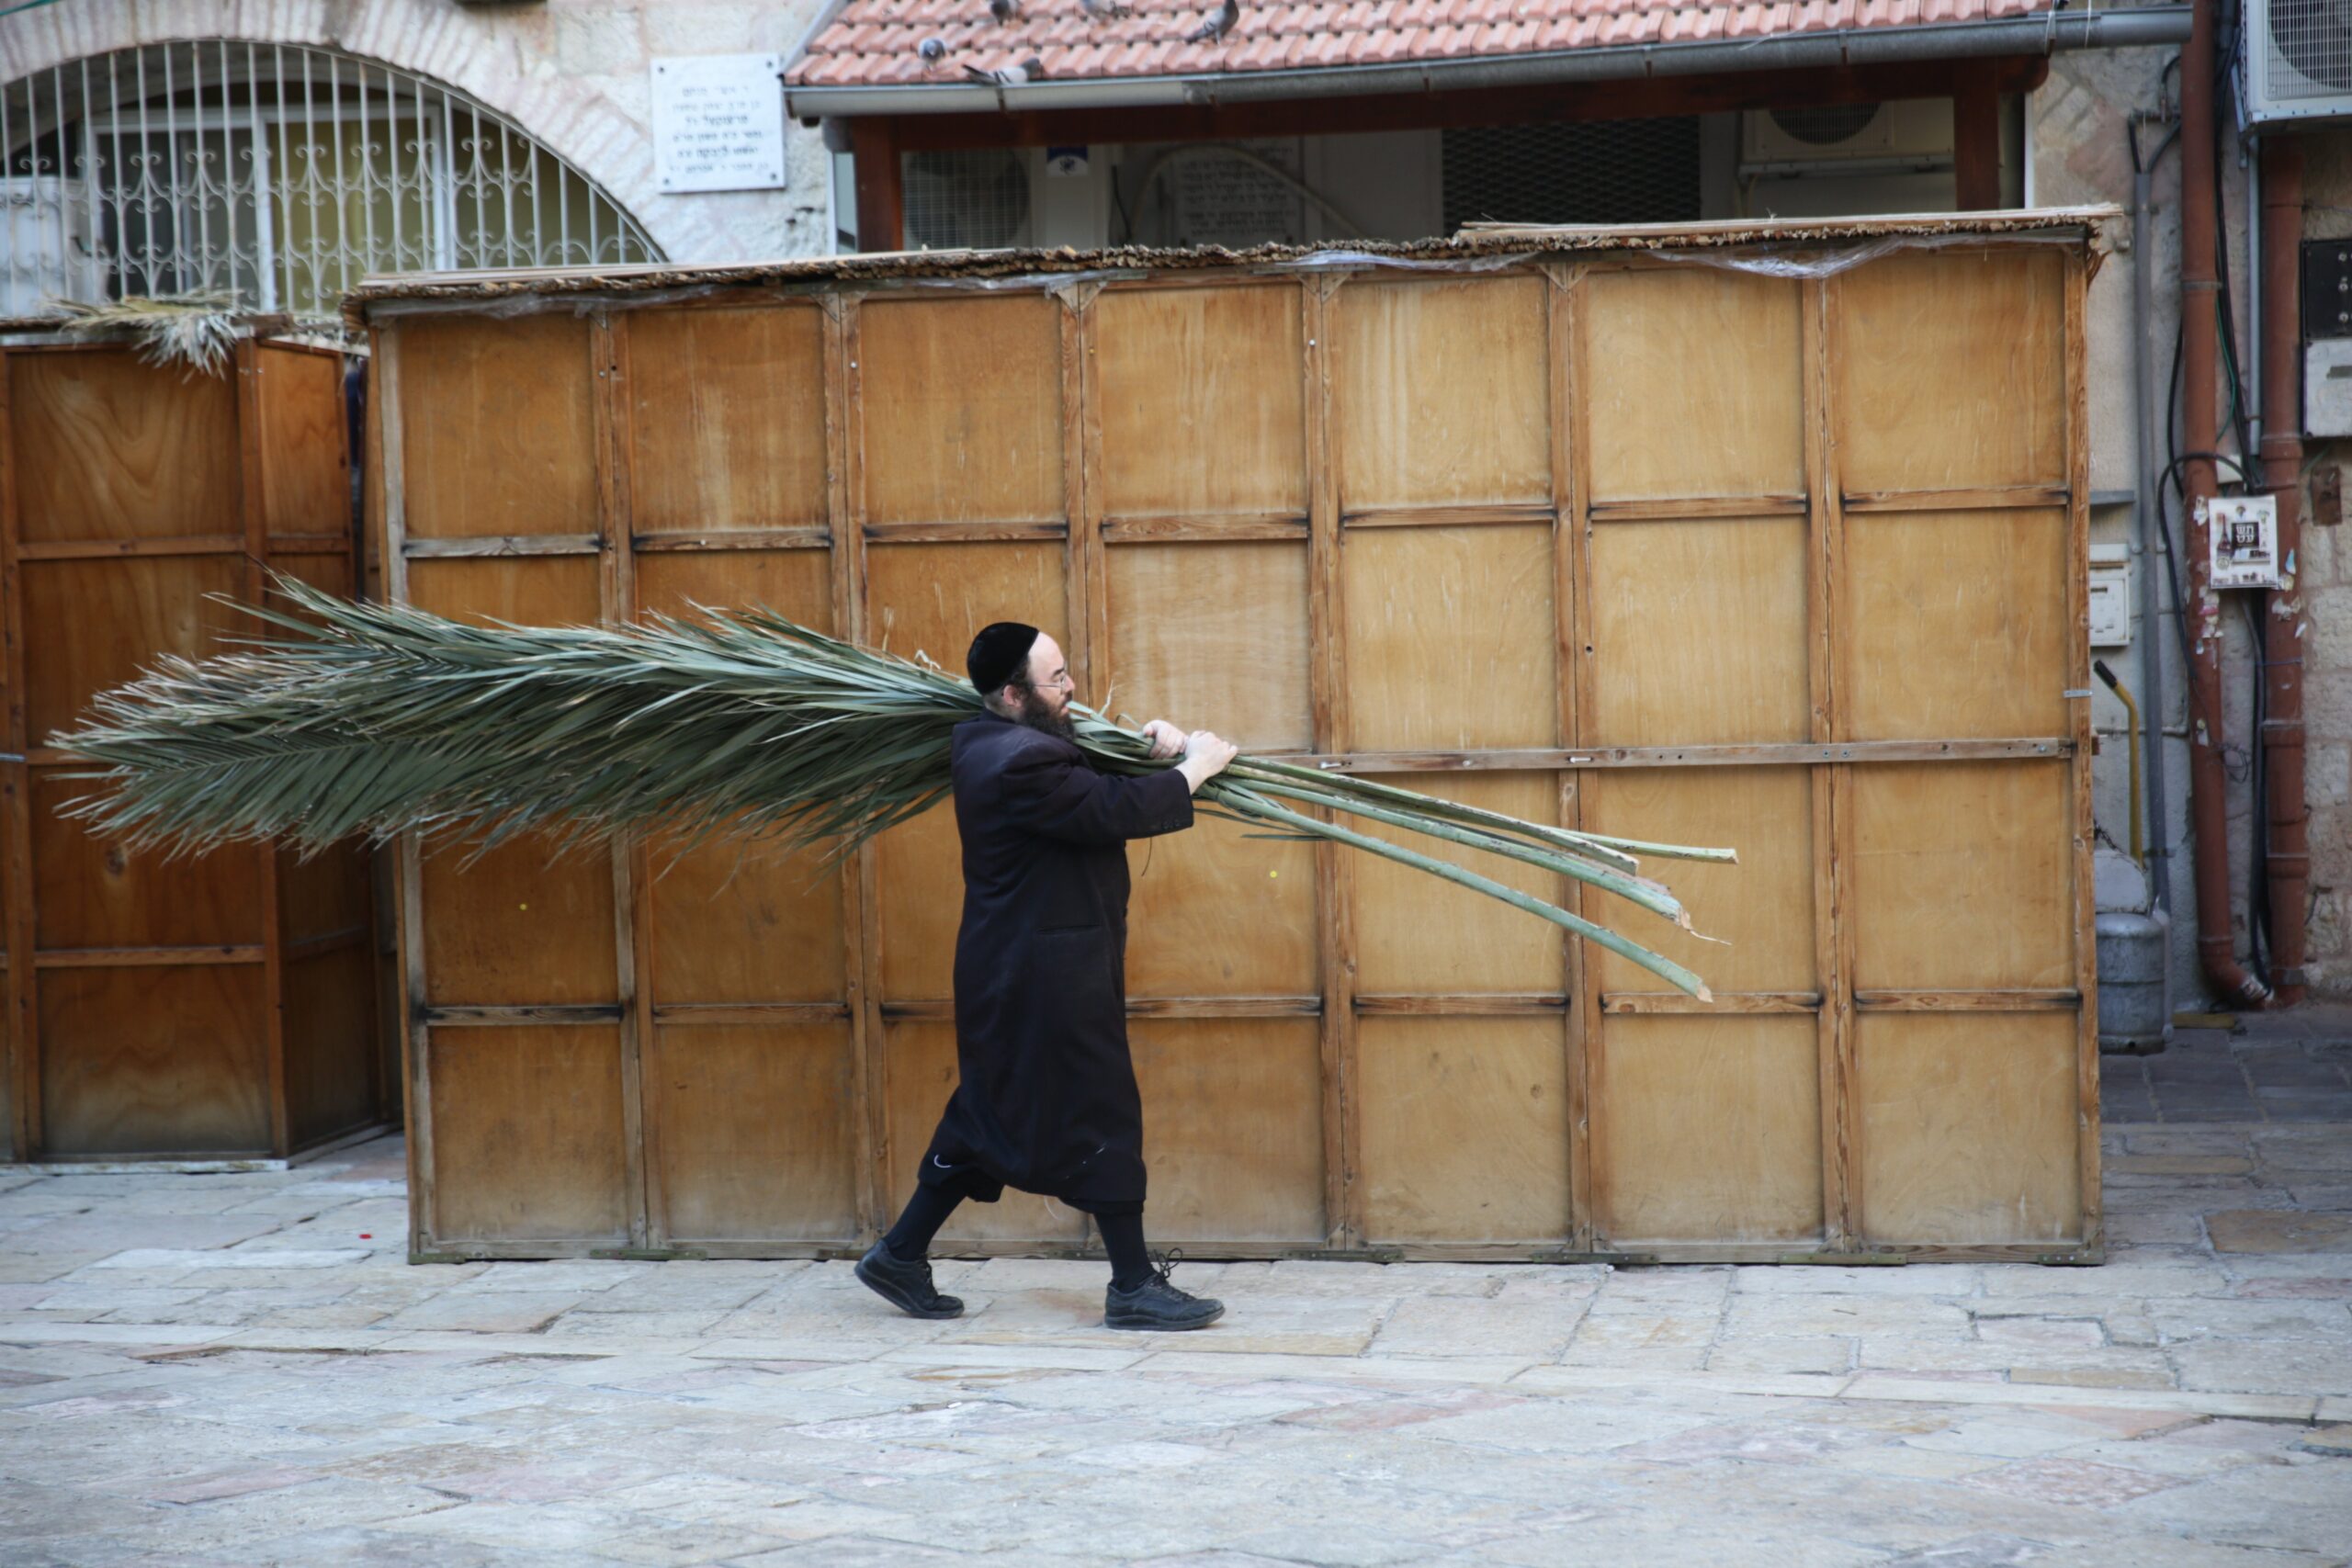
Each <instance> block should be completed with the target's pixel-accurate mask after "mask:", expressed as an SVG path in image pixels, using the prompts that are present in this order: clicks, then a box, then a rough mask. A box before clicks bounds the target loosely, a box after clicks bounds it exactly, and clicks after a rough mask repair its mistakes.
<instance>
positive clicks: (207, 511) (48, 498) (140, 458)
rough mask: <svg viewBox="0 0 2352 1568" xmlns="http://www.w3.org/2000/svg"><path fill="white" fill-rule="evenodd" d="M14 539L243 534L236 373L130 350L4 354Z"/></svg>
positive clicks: (43, 539) (144, 537) (140, 537)
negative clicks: (165, 362) (190, 367)
mask: <svg viewBox="0 0 2352 1568" xmlns="http://www.w3.org/2000/svg"><path fill="white" fill-rule="evenodd" d="M8 389H9V403H10V407H9V416H10V420H11V423H12V425H13V434H14V446H15V448H16V450H15V452H14V453H13V454H12V462H11V467H12V468H14V470H15V474H16V482H17V518H18V522H17V526H18V529H19V533H18V537H20V538H22V539H25V540H27V541H28V542H31V541H44V542H45V541H49V540H57V539H153V538H168V537H171V536H175V535H181V536H185V535H192V534H241V533H243V531H244V520H243V516H242V514H241V513H240V512H239V511H238V489H237V460H238V446H237V391H236V382H235V379H234V378H232V377H228V376H190V375H185V374H183V373H182V372H181V371H180V370H178V369H175V368H171V367H157V366H152V365H145V364H142V363H141V362H140V359H139V357H138V355H136V354H135V353H133V352H132V351H131V350H130V349H128V348H121V349H101V348H88V349H78V350H76V351H74V352H73V353H70V354H12V355H9V356H8Z"/></svg>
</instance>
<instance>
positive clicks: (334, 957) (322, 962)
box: [286, 943, 379, 1149]
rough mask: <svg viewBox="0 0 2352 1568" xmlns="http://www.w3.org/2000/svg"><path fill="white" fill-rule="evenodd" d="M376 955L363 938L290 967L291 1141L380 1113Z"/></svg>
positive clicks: (341, 1129) (303, 1141) (316, 1137)
mask: <svg viewBox="0 0 2352 1568" xmlns="http://www.w3.org/2000/svg"><path fill="white" fill-rule="evenodd" d="M375 976H376V960H375V955H374V954H373V953H370V952H369V951H368V948H367V946H366V945H365V944H359V943H355V944H354V945H352V946H350V947H346V948H344V949H343V950H342V951H340V952H337V953H321V954H320V955H319V956H317V957H315V958H305V959H299V960H297V961H295V962H294V963H291V964H288V965H287V966H286V1120H287V1125H288V1129H289V1130H290V1134H289V1135H290V1137H291V1140H292V1146H293V1147H295V1148H298V1149H299V1148H301V1147H303V1146H304V1145H309V1144H314V1143H318V1142H320V1141H321V1140H322V1139H325V1138H330V1137H333V1136H334V1135H335V1134H338V1133H345V1132H348V1131H350V1130H351V1129H352V1128H354V1127H360V1126H365V1125H367V1124H368V1123H369V1122H375V1121H377V1120H379V1108H378V1106H377V1103H376V1085H377V1079H378V1074H377V1060H376V979H375Z"/></svg>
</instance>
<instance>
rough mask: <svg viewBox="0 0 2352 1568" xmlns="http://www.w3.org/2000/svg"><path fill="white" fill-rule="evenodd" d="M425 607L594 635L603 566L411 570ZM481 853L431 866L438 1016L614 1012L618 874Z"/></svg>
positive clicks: (461, 851) (534, 848)
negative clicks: (533, 1009) (483, 1010)
mask: <svg viewBox="0 0 2352 1568" xmlns="http://www.w3.org/2000/svg"><path fill="white" fill-rule="evenodd" d="M409 572H410V578H409V581H410V585H411V590H412V596H413V599H414V601H415V603H416V604H418V606H419V607H421V608H423V609H427V610H431V611H433V612H434V613H435V614H436V615H450V616H454V617H456V618H458V619H460V620H468V621H476V622H479V621H483V620H490V619H499V620H507V621H513V622H515V623H517V624H519V625H523V626H564V625H592V624H594V621H595V620H596V562H595V560H594V558H592V557H586V556H581V557H568V556H567V557H555V558H545V559H523V560H420V561H413V562H411V563H410V567H409ZM472 853H473V849H472V847H471V846H469V845H449V846H444V847H441V848H438V849H435V850H433V851H431V852H428V853H427V854H426V855H425V857H424V907H425V908H426V909H427V910H428V911H429V914H428V916H427V919H426V920H425V922H424V953H425V974H426V976H427V985H428V987H429V992H430V995H429V999H430V1000H431V1001H433V1002H435V1004H444V1005H447V1004H465V1005H504V1004H532V1003H539V1004H544V1003H575V1002H610V1001H613V1000H615V999H616V994H617V989H618V986H619V981H618V978H617V976H616V969H615V964H614V951H613V938H612V935H611V932H612V930H613V873H612V864H611V862H610V861H609V860H608V859H606V858H605V857H604V856H601V855H596V854H571V855H567V856H565V857H563V858H561V859H560V860H551V859H550V854H549V850H548V844H547V842H546V840H543V839H539V838H532V839H527V840H518V841H516V842H514V843H510V844H506V845H503V846H502V847H501V848H499V849H496V850H493V851H492V852H490V853H488V854H486V855H483V856H482V857H481V860H480V861H479V862H477V863H475V864H473V865H472V866H470V867H469V866H467V865H466V864H465V863H464V862H465V861H466V860H467V858H468V857H469V856H470V855H471V854H472Z"/></svg>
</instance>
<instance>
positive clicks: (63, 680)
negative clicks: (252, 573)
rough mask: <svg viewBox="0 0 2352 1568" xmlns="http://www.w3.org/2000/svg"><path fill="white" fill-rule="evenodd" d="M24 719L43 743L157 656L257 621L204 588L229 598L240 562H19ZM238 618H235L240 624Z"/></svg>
mask: <svg viewBox="0 0 2352 1568" xmlns="http://www.w3.org/2000/svg"><path fill="white" fill-rule="evenodd" d="M243 572H244V567H243V562H242V561H241V560H240V559H239V558H237V557H234V556H179V557H164V558H152V559H137V560H54V561H26V562H24V563H23V564H22V565H20V566H19V567H18V568H17V580H18V581H19V583H20V584H21V585H22V590H23V593H24V626H25V725H26V728H27V730H28V737H27V738H28V739H29V740H31V742H32V743H33V744H35V745H40V744H42V743H43V742H44V741H45V740H46V739H47V738H48V737H49V736H50V735H51V733H53V732H54V731H57V730H60V729H63V728H66V727H67V726H69V725H71V724H73V723H74V722H75V721H76V720H77V719H79V718H80V717H81V716H82V710H83V709H84V707H85V706H86V705H87V704H88V703H89V700H90V698H91V697H92V696H94V695H95V694H97V693H99V692H101V691H104V690H106V689H107V687H109V686H119V685H120V684H122V683H123V682H126V681H132V680H136V679H137V678H138V677H139V673H140V671H141V670H142V669H144V668H146V667H147V666H149V665H152V664H153V663H154V661H155V660H156V659H157V658H158V657H160V656H161V655H163V654H166V653H177V654H183V655H186V656H187V657H188V658H190V659H200V658H202V657H203V656H204V655H206V654H208V653H209V652H212V651H213V650H214V649H215V648H216V647H217V646H218V644H219V640H220V636H221V635H222V634H223V633H224V632H225V633H229V634H232V635H248V634H250V633H251V632H252V631H253V630H254V629H255V626H256V623H254V622H252V621H249V620H247V619H246V618H245V617H244V616H242V615H238V614H237V612H235V611H234V610H232V609H230V608H229V607H228V606H227V605H225V604H214V603H211V602H210V601H209V599H208V598H207V595H209V594H214V593H225V594H230V595H234V594H235V593H236V592H237V591H238V589H239V588H240V587H241V586H242V585H243ZM240 623H243V624H240Z"/></svg>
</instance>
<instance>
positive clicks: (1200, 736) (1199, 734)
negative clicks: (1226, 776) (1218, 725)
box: [1176, 729, 1241, 795]
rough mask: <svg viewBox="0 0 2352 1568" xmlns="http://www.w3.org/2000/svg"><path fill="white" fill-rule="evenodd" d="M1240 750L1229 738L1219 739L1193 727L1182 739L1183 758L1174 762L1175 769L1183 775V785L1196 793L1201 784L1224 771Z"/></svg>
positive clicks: (1206, 731) (1199, 789)
mask: <svg viewBox="0 0 2352 1568" xmlns="http://www.w3.org/2000/svg"><path fill="white" fill-rule="evenodd" d="M1240 751H1241V749H1240V748H1239V747H1238V746H1236V745H1235V744H1234V743H1233V742H1232V741H1230V740H1225V739H1219V738H1218V737H1216V735H1214V734H1212V733H1210V732H1209V731H1208V730H1205V729H1195V730H1194V731H1193V733H1192V734H1191V735H1189V736H1187V737H1185V739H1184V760H1183V761H1181V762H1179V763H1177V764H1176V771H1177V772H1178V773H1182V774H1183V775H1184V784H1185V787H1186V788H1187V789H1190V790H1191V791H1192V792H1193V794H1194V795H1198V794H1200V793H1201V786H1202V785H1203V784H1206V783H1208V782H1209V780H1211V779H1213V778H1215V777H1216V776H1217V774H1219V773H1223V772H1225V765H1226V764H1227V762H1230V761H1233V759H1234V758H1235V757H1237V756H1238V755H1240Z"/></svg>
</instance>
